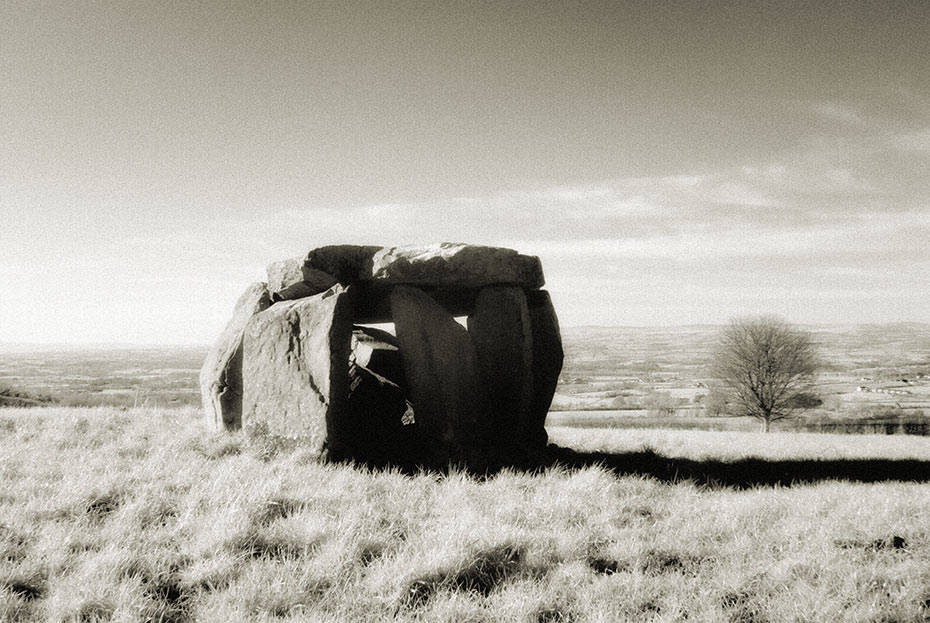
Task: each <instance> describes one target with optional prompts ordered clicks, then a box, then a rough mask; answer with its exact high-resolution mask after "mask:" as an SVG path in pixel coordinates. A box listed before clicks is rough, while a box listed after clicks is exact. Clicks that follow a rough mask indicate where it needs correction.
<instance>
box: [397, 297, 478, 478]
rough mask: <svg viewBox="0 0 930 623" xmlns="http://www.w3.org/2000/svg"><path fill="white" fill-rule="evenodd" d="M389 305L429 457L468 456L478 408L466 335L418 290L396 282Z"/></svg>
mask: <svg viewBox="0 0 930 623" xmlns="http://www.w3.org/2000/svg"><path fill="white" fill-rule="evenodd" d="M391 309H392V311H393V316H394V326H395V329H396V331H397V341H398V344H399V345H400V353H401V360H402V361H403V364H404V372H405V375H406V377H407V384H408V385H409V387H410V395H411V399H412V400H411V402H412V403H413V408H414V411H415V412H416V422H417V427H418V429H419V430H420V431H421V433H422V436H423V439H424V443H425V444H426V446H427V447H428V450H429V452H430V456H429V457H428V458H427V461H428V462H432V463H444V462H447V461H450V460H451V461H463V460H465V461H467V460H468V459H469V458H471V455H472V453H473V452H474V451H475V433H476V431H475V425H476V415H477V413H478V412H479V410H480V409H481V408H482V405H481V394H480V393H479V386H478V373H477V361H476V359H477V357H476V354H475V347H474V345H473V344H472V341H471V336H470V335H469V334H468V331H466V329H465V327H463V326H462V325H460V324H459V323H457V322H456V321H455V318H453V317H452V316H451V315H450V314H449V312H447V311H446V310H445V309H443V308H442V307H441V306H440V305H438V304H437V303H436V302H435V301H433V299H431V298H430V297H429V296H427V295H426V294H424V293H423V292H421V291H420V290H418V289H416V288H412V287H408V286H398V287H396V288H395V289H394V291H393V293H392V294H391Z"/></svg>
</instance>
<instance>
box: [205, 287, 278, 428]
mask: <svg viewBox="0 0 930 623" xmlns="http://www.w3.org/2000/svg"><path fill="white" fill-rule="evenodd" d="M270 305H271V298H270V294H269V292H268V288H267V287H266V285H265V284H264V283H253V284H252V285H250V286H249V287H248V288H247V289H246V291H245V292H243V293H242V295H241V296H240V297H239V300H238V301H237V302H236V307H235V308H234V310H233V314H232V318H231V319H230V321H229V322H228V323H227V325H226V328H225V329H223V332H222V333H221V334H220V337H219V339H218V340H217V341H216V342H215V343H214V344H213V348H211V349H210V352H209V353H207V358H206V359H205V360H204V362H203V367H202V368H201V369H200V395H201V399H202V401H203V409H204V412H205V413H206V416H207V420H208V421H209V422H210V424H211V425H212V426H213V428H214V429H215V430H234V429H237V428H240V427H241V426H242V335H243V333H244V332H245V327H246V325H247V324H248V322H249V320H250V319H251V318H252V316H254V315H255V314H257V313H259V312H262V311H264V310H265V309H267V308H268V307H269V306H270Z"/></svg>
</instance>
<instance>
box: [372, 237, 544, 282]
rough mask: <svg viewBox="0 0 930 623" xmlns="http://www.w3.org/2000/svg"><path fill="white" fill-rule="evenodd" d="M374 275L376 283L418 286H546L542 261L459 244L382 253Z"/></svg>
mask: <svg viewBox="0 0 930 623" xmlns="http://www.w3.org/2000/svg"><path fill="white" fill-rule="evenodd" d="M370 274H371V279H372V281H375V282H382V283H390V284H409V285H415V286H445V287H459V288H469V287H472V288H474V287H481V286H488V285H498V284H511V285H519V286H522V287H524V288H530V289H533V288H540V287H542V285H543V283H544V282H545V280H544V279H543V273H542V266H541V265H540V262H539V258H538V257H534V256H529V255H520V254H519V253H517V252H516V251H514V250H513V249H504V248H501V247H483V246H475V245H468V244H461V243H455V242H443V243H439V244H431V245H425V246H408V247H393V248H384V249H381V250H379V251H378V252H377V253H375V254H374V257H373V258H372V265H371V273H370Z"/></svg>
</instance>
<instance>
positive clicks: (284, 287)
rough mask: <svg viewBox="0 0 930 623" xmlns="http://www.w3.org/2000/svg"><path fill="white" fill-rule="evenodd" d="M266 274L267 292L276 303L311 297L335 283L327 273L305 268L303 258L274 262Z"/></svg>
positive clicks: (309, 267)
mask: <svg viewBox="0 0 930 623" xmlns="http://www.w3.org/2000/svg"><path fill="white" fill-rule="evenodd" d="M267 272H268V290H269V291H270V292H271V298H272V300H273V301H276V302H277V301H289V300H293V299H299V298H304V297H306V296H313V295H314V294H319V293H320V292H325V291H326V290H328V289H330V288H331V287H333V286H334V285H335V284H336V283H337V281H336V278H335V277H333V276H332V275H330V274H329V273H326V272H323V271H322V270H318V269H316V268H313V267H311V266H307V264H306V258H303V257H294V258H291V259H288V260H282V261H280V262H274V263H272V264H270V265H269V266H268V271H267Z"/></svg>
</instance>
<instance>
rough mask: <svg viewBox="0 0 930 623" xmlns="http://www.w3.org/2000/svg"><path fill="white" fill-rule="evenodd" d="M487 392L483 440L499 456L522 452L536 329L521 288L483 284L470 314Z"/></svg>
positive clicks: (480, 428) (470, 322) (472, 333)
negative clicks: (533, 332)
mask: <svg viewBox="0 0 930 623" xmlns="http://www.w3.org/2000/svg"><path fill="white" fill-rule="evenodd" d="M468 332H469V333H470V334H471V338H472V342H473V343H474V345H475V351H476V352H477V355H478V367H479V370H480V379H481V385H482V387H483V389H484V392H485V394H486V400H487V409H486V411H485V412H484V413H482V417H483V418H485V421H483V422H480V423H479V426H478V428H479V430H480V431H481V433H482V434H481V437H482V440H483V443H485V444H487V445H488V446H490V447H491V448H492V453H493V454H495V455H497V456H499V457H508V456H512V455H513V454H516V453H518V452H519V446H521V445H522V443H523V441H524V437H525V435H526V430H527V424H528V423H527V418H528V416H529V412H530V408H531V403H532V400H533V373H532V363H533V335H532V329H531V326H530V317H529V312H528V310H527V306H526V295H525V294H524V293H523V290H522V289H521V288H516V287H506V286H494V287H487V288H483V289H482V290H481V291H480V292H479V293H478V296H477V298H476V299H475V311H474V313H473V314H472V315H471V316H469V317H468Z"/></svg>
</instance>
